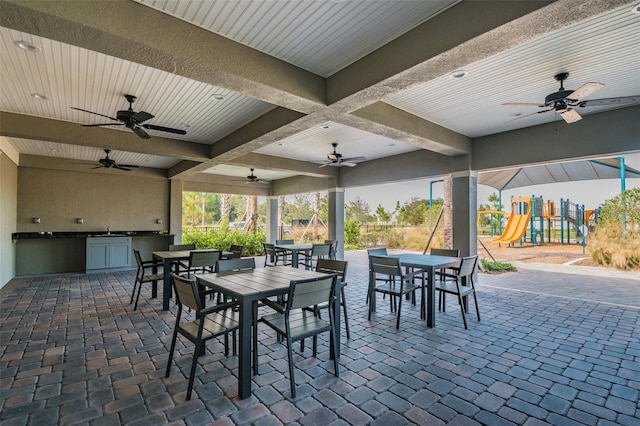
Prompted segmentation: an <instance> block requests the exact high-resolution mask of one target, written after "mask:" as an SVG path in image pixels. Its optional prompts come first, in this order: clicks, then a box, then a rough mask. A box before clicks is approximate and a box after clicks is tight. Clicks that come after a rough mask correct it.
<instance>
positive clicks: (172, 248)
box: [169, 244, 196, 251]
mask: <svg viewBox="0 0 640 426" xmlns="http://www.w3.org/2000/svg"><path fill="white" fill-rule="evenodd" d="M195 249H196V245H195V244H169V251H183V250H195Z"/></svg>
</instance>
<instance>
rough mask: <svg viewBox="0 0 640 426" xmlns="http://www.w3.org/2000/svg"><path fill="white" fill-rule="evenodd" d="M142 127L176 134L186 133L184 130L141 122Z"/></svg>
mask: <svg viewBox="0 0 640 426" xmlns="http://www.w3.org/2000/svg"><path fill="white" fill-rule="evenodd" d="M142 127H144V128H145V129H149V130H158V131H160V132H168V133H175V134H177V135H186V134H187V132H186V130H180V129H172V128H171V127H163V126H156V125H155V124H142Z"/></svg>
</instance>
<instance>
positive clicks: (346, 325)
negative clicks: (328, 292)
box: [341, 287, 477, 339]
mask: <svg viewBox="0 0 640 426" xmlns="http://www.w3.org/2000/svg"><path fill="white" fill-rule="evenodd" d="M341 292H342V295H341V296H342V303H341V304H342V310H343V311H344V328H345V329H346V330H347V339H351V335H350V334H349V317H348V316H347V303H346V299H345V297H344V287H342V289H341ZM476 306H477V303H476Z"/></svg>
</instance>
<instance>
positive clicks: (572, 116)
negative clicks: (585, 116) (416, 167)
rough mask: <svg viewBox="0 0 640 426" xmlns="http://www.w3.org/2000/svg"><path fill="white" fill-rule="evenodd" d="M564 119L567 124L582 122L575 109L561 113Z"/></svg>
mask: <svg viewBox="0 0 640 426" xmlns="http://www.w3.org/2000/svg"><path fill="white" fill-rule="evenodd" d="M560 115H561V116H562V119H563V120H564V121H566V122H567V123H575V122H576V121H580V120H582V117H581V116H580V114H578V112H577V111H576V110H575V109H566V110H564V111H562V112H560Z"/></svg>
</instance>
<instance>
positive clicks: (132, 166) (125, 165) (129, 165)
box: [114, 164, 140, 169]
mask: <svg viewBox="0 0 640 426" xmlns="http://www.w3.org/2000/svg"><path fill="white" fill-rule="evenodd" d="M114 167H117V168H120V167H130V168H133V169H137V168H138V167H140V166H135V165H133V164H116V165H115V166H114Z"/></svg>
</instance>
